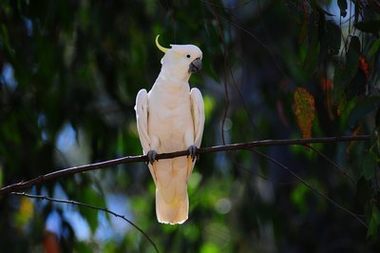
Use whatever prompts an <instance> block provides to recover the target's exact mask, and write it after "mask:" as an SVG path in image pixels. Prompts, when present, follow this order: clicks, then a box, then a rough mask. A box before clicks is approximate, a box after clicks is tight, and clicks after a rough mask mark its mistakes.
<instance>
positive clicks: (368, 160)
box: [361, 152, 377, 180]
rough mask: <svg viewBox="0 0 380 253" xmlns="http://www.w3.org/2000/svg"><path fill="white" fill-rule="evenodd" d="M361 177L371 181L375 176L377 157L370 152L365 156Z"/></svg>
mask: <svg viewBox="0 0 380 253" xmlns="http://www.w3.org/2000/svg"><path fill="white" fill-rule="evenodd" d="M361 167H362V169H361V175H362V176H363V177H364V178H365V179H367V180H371V179H372V178H374V176H375V172H376V169H377V161H376V155H375V154H373V153H372V152H369V153H368V154H367V155H365V156H363V162H362V166H361Z"/></svg>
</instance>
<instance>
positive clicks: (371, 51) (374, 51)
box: [368, 39, 380, 57]
mask: <svg viewBox="0 0 380 253" xmlns="http://www.w3.org/2000/svg"><path fill="white" fill-rule="evenodd" d="M379 49H380V39H377V40H375V41H374V42H373V43H372V45H371V47H370V49H369V51H368V57H372V56H375V55H376V54H377V52H378V51H379Z"/></svg>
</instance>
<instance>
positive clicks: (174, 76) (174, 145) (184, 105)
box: [135, 35, 205, 225]
mask: <svg viewBox="0 0 380 253" xmlns="http://www.w3.org/2000/svg"><path fill="white" fill-rule="evenodd" d="M158 37H159V35H158V36H157V37H156V45H157V47H158V48H159V49H160V50H161V51H162V52H164V53H165V55H164V57H163V58H162V59H161V64H162V67H161V72H160V74H159V75H158V77H157V79H156V81H155V83H154V84H153V87H152V89H151V90H150V91H149V92H147V91H146V90H145V89H142V90H140V91H139V92H138V94H137V97H136V106H135V110H136V120H137V130H138V133H139V138H140V142H141V145H142V147H143V151H144V154H147V156H148V158H149V163H148V166H149V170H150V173H151V174H152V177H153V180H154V183H155V185H156V215H157V220H158V221H159V222H160V223H166V224H172V225H173V224H182V223H183V222H185V221H186V220H187V218H188V213H189V199H188V195H187V182H188V179H189V177H190V175H191V172H192V170H193V167H194V164H195V159H196V153H197V148H199V147H200V145H201V140H202V134H203V127H204V121H205V115H204V108H203V107H204V106H203V98H202V94H201V92H200V91H199V89H197V88H192V89H191V90H190V87H189V82H188V81H189V78H190V75H191V74H192V73H194V72H197V71H199V70H200V69H201V66H202V51H201V50H200V49H199V48H198V47H197V46H194V45H170V46H171V47H170V48H164V47H163V46H161V45H160V44H159V42H158ZM185 149H188V150H189V156H188V157H185V156H182V157H176V158H172V159H162V160H159V161H157V160H156V155H157V153H166V152H173V151H179V150H185Z"/></svg>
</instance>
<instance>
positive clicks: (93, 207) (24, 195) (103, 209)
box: [10, 192, 159, 253]
mask: <svg viewBox="0 0 380 253" xmlns="http://www.w3.org/2000/svg"><path fill="white" fill-rule="evenodd" d="M10 194H12V195H17V196H23V197H27V198H32V199H39V200H48V201H52V202H57V203H64V204H70V205H74V206H82V207H86V208H90V209H93V210H97V211H102V212H105V213H109V214H112V215H113V216H115V217H118V218H121V219H123V220H124V221H126V222H128V223H129V224H130V225H131V226H133V227H134V228H135V229H137V230H138V231H139V232H140V233H141V234H142V235H143V236H144V237H145V238H146V239H147V240H148V241H149V243H150V244H152V246H153V247H154V249H155V251H156V252H157V253H159V250H158V248H157V246H156V244H155V243H154V242H153V240H152V239H151V238H150V237H149V235H147V234H146V233H145V232H144V231H143V230H142V229H141V228H140V227H138V226H137V225H136V224H135V223H133V222H132V221H131V220H129V219H128V218H126V217H125V216H124V215H121V214H118V213H115V212H114V211H111V210H109V209H107V208H105V207H98V206H94V205H90V204H87V203H83V202H78V201H74V200H66V199H56V198H51V197H48V196H44V195H34V194H28V193H25V192H11V193H10Z"/></svg>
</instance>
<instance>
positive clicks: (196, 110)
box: [190, 88, 205, 148]
mask: <svg viewBox="0 0 380 253" xmlns="http://www.w3.org/2000/svg"><path fill="white" fill-rule="evenodd" d="M190 101H191V113H192V116H193V124H194V145H195V146H197V147H198V148H199V147H200V146H201V142H202V135H203V127H204V123H205V111H204V105H203V98H202V94H201V92H200V90H199V89H197V88H192V89H191V91H190Z"/></svg>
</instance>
